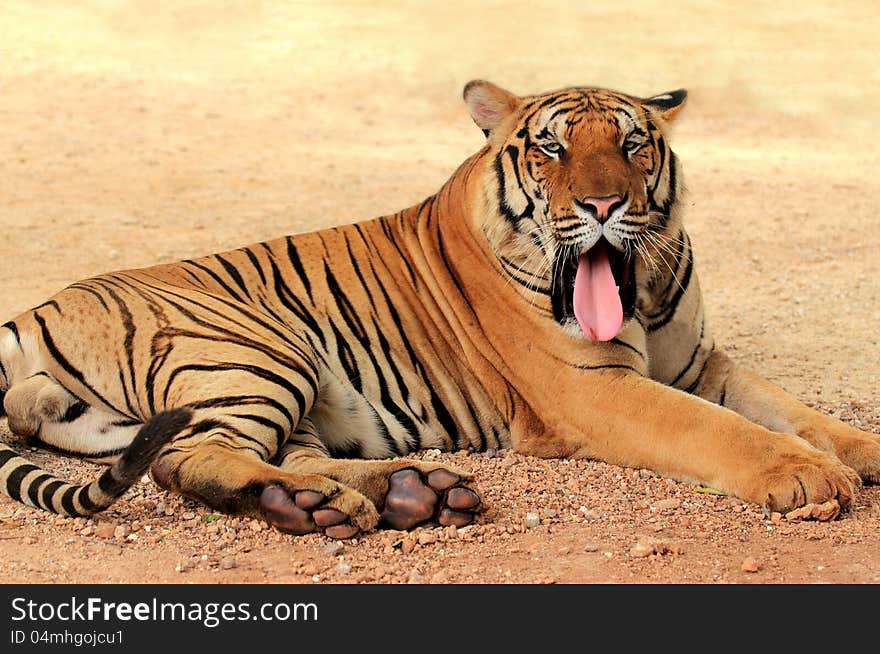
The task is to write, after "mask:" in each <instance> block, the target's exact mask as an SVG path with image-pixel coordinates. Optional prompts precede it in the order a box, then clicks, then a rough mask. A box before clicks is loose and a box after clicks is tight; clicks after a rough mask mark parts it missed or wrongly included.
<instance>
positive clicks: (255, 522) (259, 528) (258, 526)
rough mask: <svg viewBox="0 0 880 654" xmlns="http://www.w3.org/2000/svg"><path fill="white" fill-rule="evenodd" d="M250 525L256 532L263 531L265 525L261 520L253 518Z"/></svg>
mask: <svg viewBox="0 0 880 654" xmlns="http://www.w3.org/2000/svg"><path fill="white" fill-rule="evenodd" d="M248 527H249V528H250V530H251V531H255V532H261V531H263V525H262V524H261V523H260V521H259V520H251V521H250V524H249V525H248Z"/></svg>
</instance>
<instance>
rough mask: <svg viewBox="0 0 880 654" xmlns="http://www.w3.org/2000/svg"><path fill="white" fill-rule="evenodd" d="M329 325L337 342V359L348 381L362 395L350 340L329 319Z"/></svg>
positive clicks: (358, 369)
mask: <svg viewBox="0 0 880 654" xmlns="http://www.w3.org/2000/svg"><path fill="white" fill-rule="evenodd" d="M327 323H328V324H329V325H330V329H331V330H332V331H333V338H334V339H335V341H336V359H337V360H338V361H339V363H340V364H342V369H343V371H345V375H346V377H347V378H348V381H349V382H351V385H352V386H353V387H354V389H355V390H356V391H357V392H358V393H360V392H362V390H363V385H362V382H361V371H360V368H359V367H358V362H357V357H356V356H355V355H354V352H353V351H352V349H351V345H349V344H348V339H347V338H345V336H343V335H342V332H341V331H339V328H338V327H337V326H336V321H334V320H333V319H332V318H330V317H328V318H327Z"/></svg>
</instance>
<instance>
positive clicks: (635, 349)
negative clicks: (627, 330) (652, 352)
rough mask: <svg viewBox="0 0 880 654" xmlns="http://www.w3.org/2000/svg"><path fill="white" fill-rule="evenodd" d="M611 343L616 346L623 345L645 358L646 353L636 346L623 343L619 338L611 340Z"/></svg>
mask: <svg viewBox="0 0 880 654" xmlns="http://www.w3.org/2000/svg"><path fill="white" fill-rule="evenodd" d="M611 342H612V343H614V344H615V345H622V346H623V347H626V348H629V349H630V350H632V351H633V352H635V353H636V354H638V355H639V356H640V357H641V358H642V359H644V358H645V354H644V352H642V351H641V350H639V349H638V348H637V347H636V346H635V345H630V344H629V343H627V342H626V341H622V340H620V339H619V338H617V337H616V336H615V337H614V338H612V339H611Z"/></svg>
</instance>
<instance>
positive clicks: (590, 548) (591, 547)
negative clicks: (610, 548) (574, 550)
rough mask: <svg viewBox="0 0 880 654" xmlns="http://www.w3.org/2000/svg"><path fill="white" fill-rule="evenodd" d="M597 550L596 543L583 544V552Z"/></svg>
mask: <svg viewBox="0 0 880 654" xmlns="http://www.w3.org/2000/svg"><path fill="white" fill-rule="evenodd" d="M598 551H599V546H598V545H593V544H592V543H587V544H586V545H584V552H598Z"/></svg>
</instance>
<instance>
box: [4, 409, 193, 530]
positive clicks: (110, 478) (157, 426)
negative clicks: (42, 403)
mask: <svg viewBox="0 0 880 654" xmlns="http://www.w3.org/2000/svg"><path fill="white" fill-rule="evenodd" d="M191 417H192V411H191V410H190V409H185V408H181V409H171V410H169V411H163V412H162V413H158V414H156V415H155V416H153V417H152V418H151V419H150V420H148V421H147V422H146V424H144V426H143V427H141V428H140V431H138V433H137V436H135V437H134V440H133V441H132V442H131V445H129V446H128V447H127V448H126V449H125V451H124V452H123V453H122V455H120V457H119V459H117V460H116V462H115V463H114V464H113V465H112V466H111V467H110V468H109V469H108V470H107V471H106V472H104V473H103V474H102V475H101V476H100V477H98V479H97V480H95V481H93V482H92V483H90V484H86V485H84V486H77V485H75V484H70V483H68V482H66V481H63V480H61V479H58V478H56V477H53V476H52V475H51V474H49V473H48V472H46V471H45V470H42V469H41V468H38V467H37V466H35V465H33V464H32V463H31V462H30V461H28V460H27V459H25V458H23V457H21V456H19V455H18V453H17V452H16V451H15V450H13V449H11V448H10V447H8V446H7V445H4V444H2V443H0V490H2V491H3V492H5V494H6V495H8V496H9V497H11V498H13V499H15V500H18V501H20V502H24V503H25V504H28V505H30V506H33V507H36V508H39V509H45V510H46V511H51V512H52V513H58V514H61V515H66V516H73V517H83V516H88V515H91V514H93V513H97V512H98V511H103V510H104V509H106V508H107V507H108V506H110V505H111V504H113V502H115V501H116V500H117V499H118V498H119V497H120V496H121V495H122V494H123V493H125V491H127V490H128V489H129V488H130V487H131V486H132V484H134V483H135V482H136V481H137V480H138V479H140V477H141V475H143V474H144V473H145V472H146V471H147V469H148V468H149V467H150V464H151V463H152V462H153V459H154V458H156V455H157V454H158V453H159V450H161V449H162V447H163V446H164V445H165V444H166V443H168V442H169V441H171V439H172V438H174V436H176V435H177V434H179V433H180V432H181V431H183V430H184V429H185V428H186V427H187V425H189V423H190V419H191Z"/></svg>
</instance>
